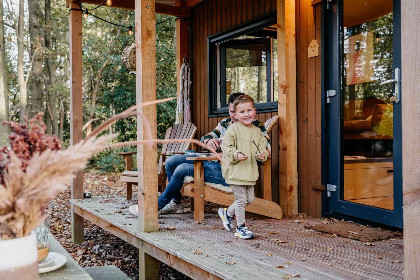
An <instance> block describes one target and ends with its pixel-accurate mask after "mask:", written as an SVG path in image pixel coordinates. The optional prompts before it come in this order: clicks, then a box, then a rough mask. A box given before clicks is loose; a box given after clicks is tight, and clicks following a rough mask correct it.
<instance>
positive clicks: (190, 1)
mask: <svg viewBox="0 0 420 280" xmlns="http://www.w3.org/2000/svg"><path fill="white" fill-rule="evenodd" d="M201 2H203V0H185V6H187V7H194V6H195V5H197V4H199V3H201Z"/></svg>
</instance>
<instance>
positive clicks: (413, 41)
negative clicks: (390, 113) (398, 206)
mask: <svg viewBox="0 0 420 280" xmlns="http://www.w3.org/2000/svg"><path fill="white" fill-rule="evenodd" d="M419 10H420V2H419V1H416V0H403V1H401V45H402V46H401V53H402V64H401V70H402V94H401V106H402V108H401V109H402V143H403V146H402V149H403V155H402V158H403V163H402V165H403V166H402V170H403V205H404V207H403V215H404V279H407V280H412V279H413V280H414V279H420V265H419V263H420V219H419V217H420V185H419V182H420V172H419V158H420V141H419V139H420V125H419V119H420V83H419V81H418V77H419V75H420V53H419V51H418V46H419V44H420V33H419V32H418V27H419V17H418V11H419Z"/></svg>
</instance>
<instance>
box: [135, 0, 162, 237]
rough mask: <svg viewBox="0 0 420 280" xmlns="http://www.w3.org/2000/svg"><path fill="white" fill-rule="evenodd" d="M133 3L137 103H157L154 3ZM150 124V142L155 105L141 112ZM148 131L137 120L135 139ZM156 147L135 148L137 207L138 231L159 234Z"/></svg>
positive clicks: (139, 0)
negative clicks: (134, 8) (156, 232)
mask: <svg viewBox="0 0 420 280" xmlns="http://www.w3.org/2000/svg"><path fill="white" fill-rule="evenodd" d="M135 1H136V2H135V3H136V15H135V24H136V50H137V51H136V63H137V64H136V69H137V70H136V103H137V104H140V103H143V102H148V101H153V100H156V18H155V1H154V0H135ZM140 111H142V113H143V114H144V116H147V119H148V122H149V123H150V124H151V127H150V133H151V137H152V138H157V129H156V125H157V116H156V105H153V106H147V107H145V108H144V109H142V110H140ZM147 132H148V129H147V127H146V126H145V125H144V122H143V121H142V119H141V117H140V116H138V117H137V139H138V140H143V139H145V136H146V135H147ZM156 155H157V146H156V144H151V145H143V146H142V145H139V146H137V166H138V168H137V169H138V179H139V181H138V187H139V190H138V198H139V200H138V204H139V220H140V229H141V230H143V231H146V232H152V231H158V230H159V225H158V211H157V209H158V204H157V198H158V188H157V187H158V174H157V171H158V170H157V161H156Z"/></svg>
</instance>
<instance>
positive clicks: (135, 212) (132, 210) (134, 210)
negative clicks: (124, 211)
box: [128, 204, 139, 216]
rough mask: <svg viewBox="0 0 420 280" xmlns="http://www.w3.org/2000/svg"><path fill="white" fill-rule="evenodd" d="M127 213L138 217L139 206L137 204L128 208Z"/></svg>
mask: <svg viewBox="0 0 420 280" xmlns="http://www.w3.org/2000/svg"><path fill="white" fill-rule="evenodd" d="M128 211H130V213H131V214H133V215H134V216H138V215H139V206H138V205H137V204H135V205H131V206H130V207H128Z"/></svg>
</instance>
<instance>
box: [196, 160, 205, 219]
mask: <svg viewBox="0 0 420 280" xmlns="http://www.w3.org/2000/svg"><path fill="white" fill-rule="evenodd" d="M194 185H195V187H194V220H196V221H202V220H204V200H205V189H204V163H203V161H201V160H196V161H194Z"/></svg>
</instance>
